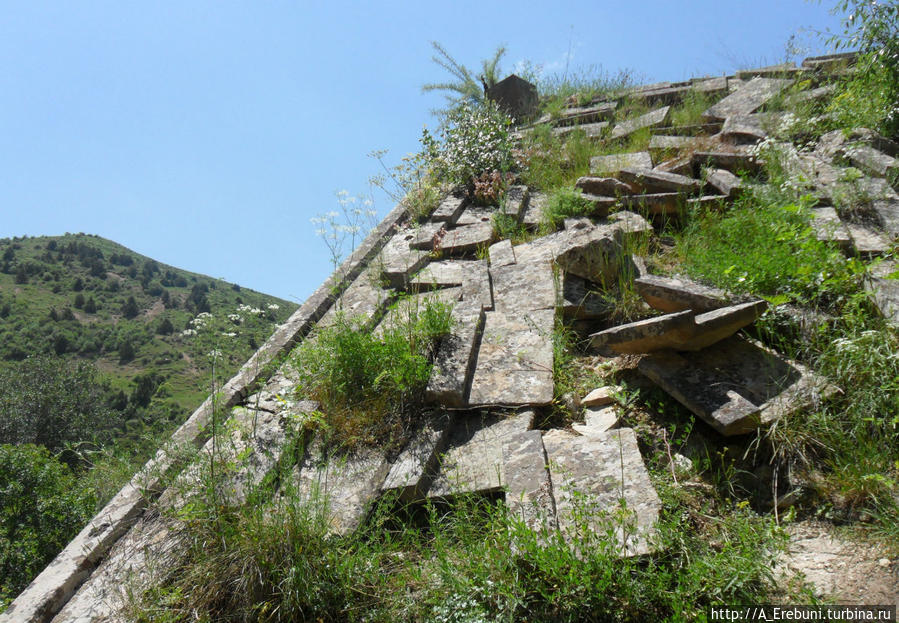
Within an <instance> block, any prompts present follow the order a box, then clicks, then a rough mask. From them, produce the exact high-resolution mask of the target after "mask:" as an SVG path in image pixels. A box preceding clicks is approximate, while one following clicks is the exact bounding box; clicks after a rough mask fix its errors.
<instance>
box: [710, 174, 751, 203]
mask: <svg viewBox="0 0 899 623" xmlns="http://www.w3.org/2000/svg"><path fill="white" fill-rule="evenodd" d="M705 181H706V183H707V184H708V185H709V186H711V187H712V188H714V189H716V190H717V191H718V192H720V193H721V194H722V195H724V196H726V197H728V198H731V199H733V198H734V197H736V196H737V195H738V194H739V193H740V191H741V190H742V189H743V180H741V179H740V178H739V177H737V176H736V175H734V174H733V173H731V172H730V171H728V170H727V169H706V171H705Z"/></svg>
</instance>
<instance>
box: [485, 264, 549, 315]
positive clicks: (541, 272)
mask: <svg viewBox="0 0 899 623" xmlns="http://www.w3.org/2000/svg"><path fill="white" fill-rule="evenodd" d="M490 277H491V281H492V283H493V308H494V309H495V310H496V311H502V312H509V313H514V312H524V311H530V310H534V309H554V308H555V306H556V287H555V280H554V277H553V269H552V264H550V263H549V262H521V263H518V264H507V265H505V266H497V267H495V268H494V267H492V266H491V268H490Z"/></svg>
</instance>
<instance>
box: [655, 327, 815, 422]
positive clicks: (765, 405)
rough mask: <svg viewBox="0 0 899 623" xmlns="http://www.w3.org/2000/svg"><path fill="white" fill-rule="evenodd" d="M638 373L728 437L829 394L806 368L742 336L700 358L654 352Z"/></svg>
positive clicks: (707, 352) (734, 337) (687, 354)
mask: <svg viewBox="0 0 899 623" xmlns="http://www.w3.org/2000/svg"><path fill="white" fill-rule="evenodd" d="M638 368H639V370H640V371H641V372H642V373H643V374H645V375H646V376H648V377H649V378H650V379H652V380H653V381H654V382H655V383H657V384H658V385H659V386H660V387H662V389H664V390H665V391H667V392H668V393H669V394H671V396H673V397H674V398H675V399H677V400H678V402H680V403H681V404H683V405H684V406H685V407H687V408H688V409H690V410H691V411H692V412H693V413H695V414H696V415H697V416H699V417H700V418H702V419H703V420H704V421H706V422H707V423H708V424H709V425H711V426H712V427H713V428H714V429H715V430H717V431H718V432H719V433H721V434H722V435H726V436H730V435H741V434H745V433H750V432H753V431H754V430H756V429H757V428H758V427H759V426H761V425H764V424H766V423H770V422H772V421H774V420H775V419H777V418H778V417H782V416H784V415H785V414H788V413H791V412H794V411H796V410H799V409H802V408H805V407H807V406H809V405H810V404H811V403H812V402H814V401H815V400H817V399H819V398H820V395H822V392H824V391H826V390H825V389H824V384H823V382H822V381H821V380H820V379H818V378H817V377H816V376H815V375H814V374H812V373H811V372H810V371H809V370H807V369H806V368H804V367H802V366H800V365H799V364H797V363H795V362H791V361H789V360H786V359H784V358H783V357H781V356H779V355H777V354H776V353H774V352H773V351H770V350H768V349H765V348H763V347H761V346H760V345H758V344H756V343H754V342H751V341H750V340H746V339H744V338H741V337H739V336H733V337H730V338H728V339H726V340H723V341H721V342H718V343H717V344H714V345H712V346H710V347H708V348H706V349H704V350H702V351H699V352H695V353H682V354H676V353H673V352H670V351H666V352H661V353H653V354H652V355H649V356H646V357H643V358H642V359H641V360H640V363H639V364H638Z"/></svg>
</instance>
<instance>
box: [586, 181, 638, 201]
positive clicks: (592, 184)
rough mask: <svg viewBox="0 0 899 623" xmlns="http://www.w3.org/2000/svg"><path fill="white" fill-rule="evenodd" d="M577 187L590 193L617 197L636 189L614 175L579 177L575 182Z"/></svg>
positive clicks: (631, 192)
mask: <svg viewBox="0 0 899 623" xmlns="http://www.w3.org/2000/svg"><path fill="white" fill-rule="evenodd" d="M574 187H575V188H580V189H581V191H583V192H584V193H586V194H588V195H597V196H601V197H602V196H605V197H617V196H619V195H631V194H633V193H634V189H633V188H632V187H631V186H630V184H626V183H625V182H622V181H621V180H618V179H616V178H614V177H594V176H585V177H579V178H578V179H577V181H576V182H575V183H574Z"/></svg>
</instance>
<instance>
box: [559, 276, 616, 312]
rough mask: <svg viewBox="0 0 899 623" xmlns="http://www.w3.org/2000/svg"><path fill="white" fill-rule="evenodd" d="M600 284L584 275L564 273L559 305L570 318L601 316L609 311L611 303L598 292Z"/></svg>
mask: <svg viewBox="0 0 899 623" xmlns="http://www.w3.org/2000/svg"><path fill="white" fill-rule="evenodd" d="M598 289H599V288H598V286H594V285H592V284H590V282H588V281H587V280H586V279H584V278H583V277H578V276H577V275H571V274H569V273H562V283H561V292H560V297H559V298H560V300H559V301H558V303H559V305H560V306H561V308H562V313H563V314H564V315H565V316H566V317H568V318H582V319H584V318H599V317H602V316H604V315H605V314H606V313H608V311H609V307H610V305H609V303H607V302H605V301H604V300H603V299H602V297H601V296H599V294H597V293H596V290H598Z"/></svg>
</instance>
